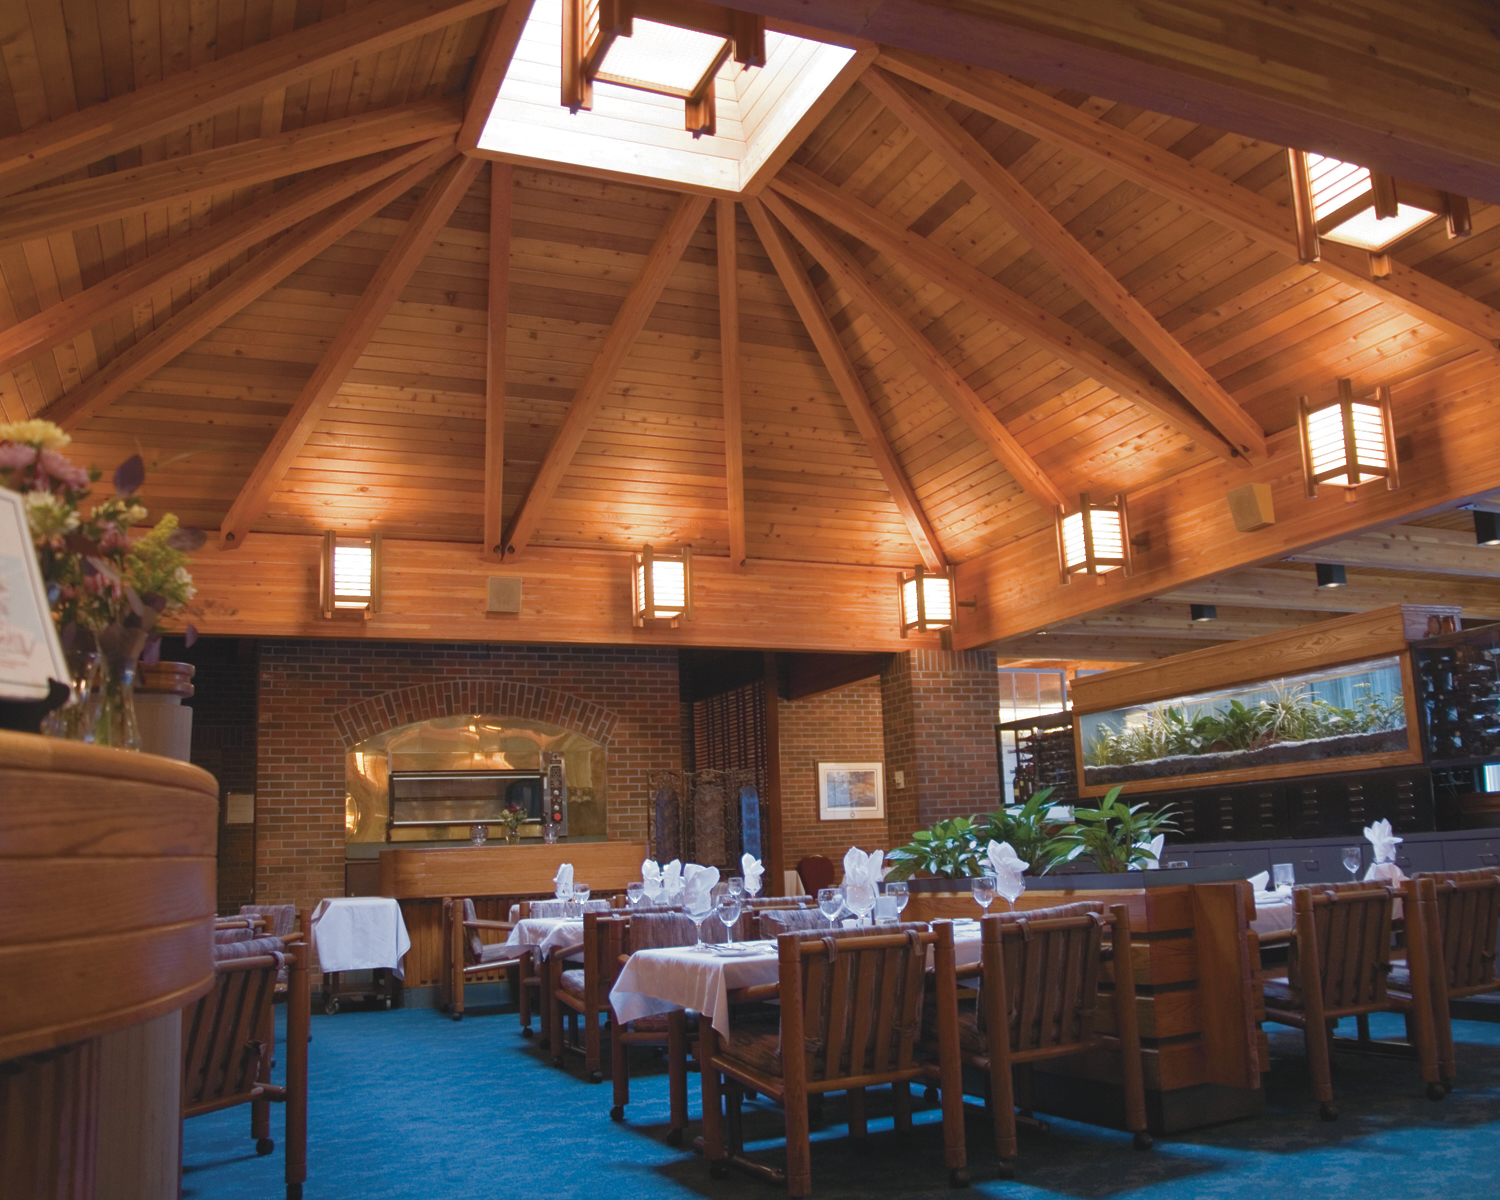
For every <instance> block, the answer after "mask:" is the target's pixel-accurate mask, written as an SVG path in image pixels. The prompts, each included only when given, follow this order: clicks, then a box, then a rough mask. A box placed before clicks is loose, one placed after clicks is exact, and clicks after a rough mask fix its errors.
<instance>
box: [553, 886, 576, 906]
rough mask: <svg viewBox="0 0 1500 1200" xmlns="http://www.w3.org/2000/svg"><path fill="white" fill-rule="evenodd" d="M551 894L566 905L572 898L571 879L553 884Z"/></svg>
mask: <svg viewBox="0 0 1500 1200" xmlns="http://www.w3.org/2000/svg"><path fill="white" fill-rule="evenodd" d="M553 894H554V895H555V896H556V897H557V898H558V899H559V900H561V901H562V902H563V903H564V905H566V904H567V902H568V901H569V900H571V899H572V898H573V881H572V880H569V881H568V882H567V883H559V884H555V885H554V887H553Z"/></svg>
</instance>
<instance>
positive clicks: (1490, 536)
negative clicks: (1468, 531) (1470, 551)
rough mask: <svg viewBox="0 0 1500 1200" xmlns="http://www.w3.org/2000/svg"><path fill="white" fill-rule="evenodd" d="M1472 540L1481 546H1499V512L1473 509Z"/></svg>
mask: <svg viewBox="0 0 1500 1200" xmlns="http://www.w3.org/2000/svg"><path fill="white" fill-rule="evenodd" d="M1474 540H1475V541H1476V542H1478V543H1479V544H1480V545H1481V546H1500V513H1492V512H1484V511H1483V510H1482V509H1475V511H1474Z"/></svg>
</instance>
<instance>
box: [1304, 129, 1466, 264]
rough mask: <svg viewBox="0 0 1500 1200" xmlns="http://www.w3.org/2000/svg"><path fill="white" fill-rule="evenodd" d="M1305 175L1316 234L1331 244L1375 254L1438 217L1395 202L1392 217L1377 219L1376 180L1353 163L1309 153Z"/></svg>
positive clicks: (1424, 210) (1420, 209)
mask: <svg viewBox="0 0 1500 1200" xmlns="http://www.w3.org/2000/svg"><path fill="white" fill-rule="evenodd" d="M1307 176H1308V180H1309V182H1310V183H1311V184H1312V202H1313V219H1314V220H1315V221H1317V223H1318V234H1319V236H1321V237H1326V238H1328V239H1330V240H1331V241H1335V242H1343V243H1344V244H1345V245H1349V246H1358V247H1359V248H1360V249H1361V250H1369V251H1371V252H1378V251H1381V250H1384V249H1385V248H1386V247H1387V246H1391V245H1394V244H1395V243H1396V242H1398V241H1400V240H1401V239H1402V238H1404V237H1405V236H1406V235H1407V234H1408V233H1411V232H1412V230H1414V229H1417V228H1419V227H1421V226H1423V225H1425V224H1427V222H1428V221H1431V220H1433V219H1434V218H1435V216H1436V215H1437V214H1435V213H1432V212H1429V211H1427V210H1426V209H1423V208H1417V207H1415V206H1414V205H1410V204H1402V203H1399V202H1398V203H1397V205H1396V211H1395V213H1394V214H1393V215H1387V216H1384V217H1381V216H1378V215H1377V212H1376V208H1377V206H1376V203H1375V181H1374V179H1373V178H1372V176H1371V175H1370V172H1369V171H1368V170H1367V169H1366V168H1364V167H1360V166H1356V165H1355V164H1354V163H1346V162H1341V161H1340V160H1339V159H1336V158H1328V157H1325V156H1324V155H1321V154H1312V153H1309V154H1308V155H1307Z"/></svg>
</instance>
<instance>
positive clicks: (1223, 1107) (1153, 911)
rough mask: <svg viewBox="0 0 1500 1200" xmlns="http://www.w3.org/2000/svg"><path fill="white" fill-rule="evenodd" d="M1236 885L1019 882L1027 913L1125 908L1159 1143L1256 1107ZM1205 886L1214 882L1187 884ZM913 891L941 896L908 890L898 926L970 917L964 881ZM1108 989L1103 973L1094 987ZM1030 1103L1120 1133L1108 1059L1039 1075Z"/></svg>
mask: <svg viewBox="0 0 1500 1200" xmlns="http://www.w3.org/2000/svg"><path fill="white" fill-rule="evenodd" d="M1235 874H1236V872H1235V869H1234V868H1232V867H1207V868H1201V869H1198V870H1191V869H1189V870H1176V871H1149V872H1147V871H1142V872H1135V871H1132V872H1129V873H1128V874H1126V875H1092V876H1056V877H1048V876H1043V877H1042V878H1041V880H1039V881H1037V883H1036V884H1033V883H1032V882H1031V881H1030V880H1028V890H1027V892H1026V893H1025V894H1024V895H1023V896H1022V897H1021V898H1020V899H1019V900H1018V901H1016V908H1017V909H1025V910H1030V909H1038V908H1047V907H1050V906H1052V905H1057V904H1070V903H1072V902H1074V901H1077V900H1097V901H1102V902H1103V903H1104V904H1106V905H1115V904H1124V905H1125V906H1126V907H1127V908H1129V910H1130V928H1131V934H1132V937H1133V939H1134V941H1135V961H1134V963H1133V964H1132V966H1133V969H1134V972H1135V987H1136V997H1137V999H1136V1004H1137V1016H1138V1018H1139V1021H1140V1031H1141V1060H1142V1068H1143V1073H1144V1075H1145V1081H1146V1112H1147V1116H1148V1118H1149V1120H1150V1123H1151V1129H1152V1131H1153V1132H1156V1133H1164V1134H1165V1133H1175V1132H1180V1131H1182V1130H1185V1129H1195V1128H1198V1127H1200V1126H1203V1125H1212V1124H1215V1123H1217V1122H1220V1121H1226V1120H1232V1119H1235V1118H1238V1117H1247V1116H1253V1115H1255V1114H1257V1113H1259V1112H1260V1111H1261V1110H1262V1108H1263V1107H1264V1096H1263V1093H1262V1092H1261V1087H1260V1075H1261V1071H1262V1070H1264V1069H1265V1064H1266V1048H1265V1036H1264V1035H1263V1034H1262V1033H1261V1032H1260V1030H1259V1029H1258V1028H1257V1026H1256V1020H1257V1009H1258V1001H1259V995H1258V993H1257V988H1258V983H1257V980H1256V976H1255V971H1256V969H1257V968H1258V966H1259V963H1258V962H1257V961H1256V957H1257V956H1253V955H1252V949H1253V944H1254V943H1253V935H1252V934H1251V932H1250V926H1249V922H1250V918H1251V917H1252V916H1253V915H1254V913H1255V902H1254V899H1253V897H1252V895H1251V891H1250V885H1249V884H1248V883H1246V882H1245V881H1244V879H1243V877H1240V878H1227V879H1226V878H1225V876H1226V875H1230V876H1233V875H1235ZM1147 876H1151V877H1153V878H1147ZM1202 876H1210V877H1217V878H1216V879H1214V878H1210V879H1207V880H1202V881H1198V880H1197V879H1191V878H1189V877H1199V878H1200V879H1201V877H1202ZM918 882H920V883H927V884H941V885H945V887H944V889H943V890H927V889H925V888H922V889H919V888H917V887H913V890H912V895H911V901H910V903H909V904H908V905H907V908H906V911H905V913H903V914H902V916H903V917H904V918H905V919H906V920H915V921H927V920H932V919H933V918H938V917H974V916H977V915H978V906H977V905H976V904H975V903H974V899H973V897H972V896H971V895H970V894H969V890H968V889H969V881H968V880H927V881H918ZM1050 885H1055V886H1050ZM960 888H961V889H962V890H961V891H960V890H958V889H960ZM997 903H998V904H999V905H1002V906H1003V905H1004V901H1003V900H1001V901H997ZM991 911H994V910H993V909H992V910H991ZM1112 980H1113V969H1112V968H1108V969H1106V971H1105V972H1104V975H1103V986H1104V987H1105V988H1108V987H1110V986H1111V983H1110V981H1112ZM1112 1011H1113V1010H1112V1007H1111V1005H1110V1004H1108V1003H1101V1004H1100V1006H1099V1013H1100V1020H1101V1021H1103V1022H1104V1028H1105V1029H1109V1028H1110V1025H1111V1023H1112V1020H1113V1018H1112V1016H1111V1013H1112ZM1035 1096H1036V1107H1037V1109H1038V1111H1041V1112H1049V1113H1054V1114H1056V1115H1058V1116H1062V1117H1072V1118H1075V1119H1077V1120H1083V1121H1089V1122H1092V1123H1094V1124H1100V1125H1110V1126H1114V1127H1115V1128H1119V1129H1123V1128H1124V1127H1125V1124H1124V1122H1125V1103H1124V1096H1123V1092H1122V1091H1121V1088H1120V1077H1119V1059H1118V1057H1117V1056H1115V1055H1113V1054H1109V1053H1106V1052H1103V1051H1096V1052H1093V1053H1090V1054H1082V1055H1078V1056H1077V1057H1075V1058H1067V1059H1057V1060H1054V1061H1052V1062H1048V1063H1045V1064H1042V1063H1039V1064H1037V1066H1036V1067H1035Z"/></svg>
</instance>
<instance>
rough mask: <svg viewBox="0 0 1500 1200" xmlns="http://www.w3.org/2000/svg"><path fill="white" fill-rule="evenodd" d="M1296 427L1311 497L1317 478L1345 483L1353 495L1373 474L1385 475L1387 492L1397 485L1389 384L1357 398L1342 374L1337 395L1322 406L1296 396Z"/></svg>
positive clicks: (1376, 476)
mask: <svg viewBox="0 0 1500 1200" xmlns="http://www.w3.org/2000/svg"><path fill="white" fill-rule="evenodd" d="M1297 430H1298V433H1299V435H1300V437H1301V441H1302V477H1303V482H1304V484H1305V485H1306V488H1307V497H1308V499H1309V500H1310V499H1312V498H1313V497H1314V496H1316V495H1317V494H1318V484H1320V483H1334V484H1338V485H1339V486H1340V487H1345V488H1349V489H1350V491H1349V493H1348V498H1349V499H1351V500H1352V499H1353V498H1354V494H1353V489H1354V488H1357V487H1358V486H1359V485H1360V484H1362V483H1369V482H1370V481H1371V480H1372V479H1384V480H1385V485H1386V487H1388V488H1389V489H1390V490H1391V491H1395V490H1396V489H1397V488H1398V487H1400V486H1401V480H1400V476H1399V473H1398V471H1397V468H1396V431H1395V426H1394V424H1393V422H1392V421H1391V389H1390V388H1388V387H1384V386H1381V387H1379V388H1376V389H1375V398H1374V399H1373V400H1356V399H1355V398H1354V386H1353V384H1351V383H1350V382H1349V380H1347V379H1340V380H1339V397H1338V399H1337V400H1335V401H1333V403H1331V404H1325V405H1323V406H1322V407H1321V408H1314V407H1313V406H1312V405H1311V404H1309V403H1308V400H1307V397H1306V396H1299V397H1298V398H1297Z"/></svg>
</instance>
